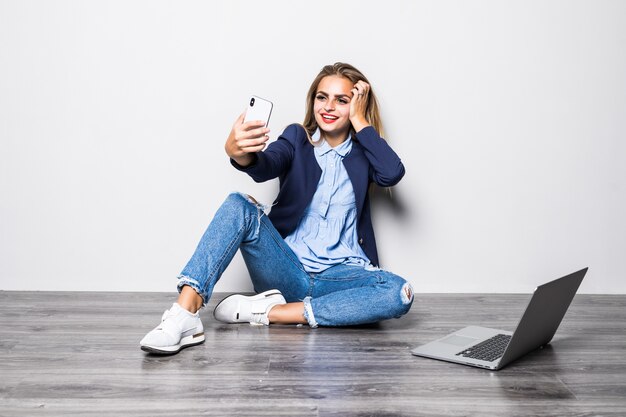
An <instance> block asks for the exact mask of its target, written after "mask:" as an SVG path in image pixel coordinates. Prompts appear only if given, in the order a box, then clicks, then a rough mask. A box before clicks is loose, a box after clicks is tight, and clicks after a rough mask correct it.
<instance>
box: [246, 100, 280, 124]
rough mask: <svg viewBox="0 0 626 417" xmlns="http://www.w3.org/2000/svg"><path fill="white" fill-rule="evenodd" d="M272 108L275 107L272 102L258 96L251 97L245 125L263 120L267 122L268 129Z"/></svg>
mask: <svg viewBox="0 0 626 417" xmlns="http://www.w3.org/2000/svg"><path fill="white" fill-rule="evenodd" d="M272 107H274V105H273V104H272V102H271V101H269V100H265V99H264V98H261V97H257V96H250V100H248V109H247V110H246V116H245V117H244V119H243V121H244V123H245V122H248V121H250V120H263V121H264V122H265V127H267V125H268V124H269V123H270V116H271V114H272Z"/></svg>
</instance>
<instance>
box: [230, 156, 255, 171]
mask: <svg viewBox="0 0 626 417" xmlns="http://www.w3.org/2000/svg"><path fill="white" fill-rule="evenodd" d="M231 158H232V160H233V161H235V162H236V163H237V165H239V166H240V167H242V168H245V167H247V166H248V165H252V163H253V162H254V156H253V155H252V154H249V153H247V154H244V155H241V156H231Z"/></svg>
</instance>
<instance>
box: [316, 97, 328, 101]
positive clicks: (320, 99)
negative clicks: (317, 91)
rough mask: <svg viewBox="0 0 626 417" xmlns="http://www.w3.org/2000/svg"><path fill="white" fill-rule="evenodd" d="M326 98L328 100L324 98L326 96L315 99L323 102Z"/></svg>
mask: <svg viewBox="0 0 626 417" xmlns="http://www.w3.org/2000/svg"><path fill="white" fill-rule="evenodd" d="M325 98H326V97H324V96H316V97H315V99H316V100H319V101H322V100H324V99H325Z"/></svg>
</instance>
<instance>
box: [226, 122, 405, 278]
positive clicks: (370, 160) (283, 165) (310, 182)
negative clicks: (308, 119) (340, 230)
mask: <svg viewBox="0 0 626 417" xmlns="http://www.w3.org/2000/svg"><path fill="white" fill-rule="evenodd" d="M352 139H353V142H352V150H351V151H350V153H349V154H348V155H346V157H345V158H344V159H343V165H344V166H345V168H346V171H347V172H348V177H350V181H351V182H352V188H353V189H354V197H355V199H356V209H357V233H358V236H359V244H360V245H361V247H362V248H363V251H364V252H365V254H366V255H367V257H368V258H369V260H370V261H371V262H372V264H374V265H376V266H378V251H377V249H376V240H375V237H374V228H373V227H372V219H371V216H370V204H369V195H368V192H369V185H370V183H371V182H375V183H376V184H378V185H380V186H382V187H390V186H392V185H395V184H397V183H398V182H399V181H400V179H401V178H402V177H403V176H404V165H402V162H401V161H400V158H399V157H398V155H397V154H396V153H395V152H394V151H393V149H391V147H390V146H389V145H388V144H387V142H386V141H385V140H384V139H382V138H381V137H380V136H379V135H378V133H377V132H376V130H375V129H374V128H373V127H371V126H368V127H366V128H364V129H362V130H361V131H360V132H358V133H357V134H356V138H355V137H353V138H352ZM254 156H255V161H254V162H253V163H252V164H250V165H248V166H246V167H242V166H241V165H239V164H237V163H236V162H235V161H234V160H232V159H231V164H232V165H233V166H234V167H235V168H237V169H238V170H240V171H243V172H245V173H247V174H248V175H250V177H252V179H253V180H254V181H256V182H264V181H267V180H270V179H273V178H276V177H278V179H279V181H280V189H279V192H278V196H277V197H276V200H275V201H274V206H273V207H272V210H271V211H270V214H269V215H268V217H269V219H270V220H271V221H272V224H273V225H274V227H276V230H278V232H279V233H280V235H281V236H282V237H283V238H285V237H287V236H289V234H291V233H292V232H293V231H294V230H295V229H296V227H297V226H298V223H299V222H300V220H301V218H302V216H303V215H304V210H305V209H306V208H307V206H308V205H309V204H310V203H311V200H312V199H313V194H315V191H316V190H317V184H318V182H319V180H320V177H321V175H322V169H321V168H320V167H319V165H318V164H317V161H316V160H315V154H314V153H313V145H311V143H310V142H309V140H308V139H307V135H306V132H305V130H304V128H303V127H302V126H301V125H298V124H292V125H289V126H287V128H286V129H285V131H284V132H283V133H282V135H280V137H279V138H278V139H277V140H276V141H275V142H272V143H270V145H269V146H268V147H267V148H266V149H265V150H264V151H263V152H258V153H256V154H254Z"/></svg>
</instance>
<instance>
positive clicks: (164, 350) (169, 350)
mask: <svg viewBox="0 0 626 417" xmlns="http://www.w3.org/2000/svg"><path fill="white" fill-rule="evenodd" d="M204 340H205V338H204V333H197V334H194V335H191V336H187V337H183V338H182V339H181V341H180V343H179V344H177V345H173V346H158V347H156V346H149V345H142V346H141V350H143V351H144V352H148V353H154V354H156V355H174V354H175V353H178V352H180V351H181V350H183V349H185V348H188V347H191V346H196V345H199V344H202V343H204Z"/></svg>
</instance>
